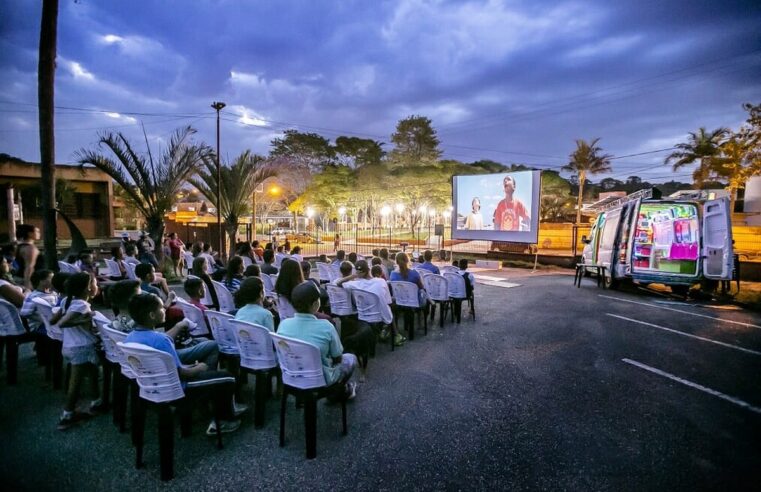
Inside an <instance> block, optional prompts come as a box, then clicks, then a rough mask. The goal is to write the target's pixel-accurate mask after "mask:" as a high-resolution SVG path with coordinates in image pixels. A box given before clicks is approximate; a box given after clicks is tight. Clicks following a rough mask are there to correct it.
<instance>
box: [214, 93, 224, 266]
mask: <svg viewBox="0 0 761 492" xmlns="http://www.w3.org/2000/svg"><path fill="white" fill-rule="evenodd" d="M225 106H226V104H225V103H223V102H217V101H214V102H213V103H211V107H212V108H214V109H215V110H216V111H217V231H218V232H219V255H220V257H221V256H223V251H224V247H225V243H224V241H225V239H224V236H223V234H222V167H221V166H220V165H219V112H220V111H222V108H224V107H225Z"/></svg>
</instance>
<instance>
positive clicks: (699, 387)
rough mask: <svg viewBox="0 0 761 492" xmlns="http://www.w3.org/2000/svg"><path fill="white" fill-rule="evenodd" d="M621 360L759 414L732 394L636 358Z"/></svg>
mask: <svg viewBox="0 0 761 492" xmlns="http://www.w3.org/2000/svg"><path fill="white" fill-rule="evenodd" d="M621 360H622V361H623V362H626V363H627V364H631V365H633V366H636V367H639V368H640V369H644V370H646V371H649V372H652V373H653V374H657V375H659V376H663V377H665V378H669V379H671V380H672V381H676V382H677V383H682V384H683V385H685V386H689V387H690V388H695V389H696V390H700V391H702V392H704V393H708V394H709V395H713V396H716V397H718V398H721V399H722V400H726V401H728V402H730V403H734V404H735V405H737V406H740V407H743V408H746V409H748V410H750V411H751V412H755V413H758V414H761V408H758V407H754V406H753V405H751V404H750V403H748V402H745V401H742V400H740V399H739V398H735V397H733V396H729V395H725V394H724V393H721V392H719V391H716V390H714V389H711V388H706V387H705V386H702V385H700V384H698V383H693V382H692V381H688V380H686V379H682V378H680V377H679V376H674V375H673V374H669V373H668V372H665V371H661V370H660V369H656V368H655V367H651V366H648V365H647V364H643V363H641V362H637V361H636V360H631V359H621Z"/></svg>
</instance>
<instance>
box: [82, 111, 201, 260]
mask: <svg viewBox="0 0 761 492" xmlns="http://www.w3.org/2000/svg"><path fill="white" fill-rule="evenodd" d="M195 133H196V131H195V130H194V129H192V128H191V127H189V126H188V127H185V128H182V129H179V130H177V131H176V132H175V133H174V135H172V138H171V139H170V140H169V144H168V146H167V147H166V148H165V149H163V151H162V152H161V153H160V155H159V157H158V159H154V158H153V154H152V153H151V150H150V147H148V148H147V156H145V155H138V154H137V153H136V152H135V151H134V150H133V146H132V144H130V142H129V141H128V140H127V137H125V136H124V135H123V134H122V133H105V134H102V135H101V136H100V138H99V139H98V145H99V146H102V147H105V148H106V149H108V151H109V152H108V154H110V155H112V156H113V157H110V156H108V155H106V154H101V153H98V152H96V151H94V150H88V149H80V150H79V151H78V152H77V161H78V162H79V164H80V165H88V164H89V165H92V166H95V167H96V168H98V169H100V170H101V171H103V172H105V173H106V174H108V175H109V176H111V178H113V180H114V181H116V182H117V183H118V184H119V186H121V187H122V188H124V191H125V193H126V194H127V196H128V197H129V200H130V201H131V202H132V204H133V205H134V206H135V208H137V210H139V211H140V213H141V214H142V215H143V217H145V222H146V229H147V230H148V234H149V235H150V236H151V238H152V239H153V240H154V241H155V243H156V244H161V238H162V236H163V234H164V215H166V213H167V212H169V210H171V208H172V204H173V202H174V198H175V195H176V194H177V192H178V191H179V190H180V188H181V187H182V185H183V184H184V183H185V182H186V181H187V179H188V178H189V177H190V176H191V175H192V174H193V173H195V172H196V171H197V170H198V168H199V166H200V165H201V164H202V163H204V164H209V163H210V162H211V160H212V159H213V156H214V151H213V150H212V149H211V148H210V147H209V146H207V145H206V144H193V143H192V142H191V136H192V135H193V134H195ZM147 145H148V139H147V138H146V146H147ZM157 249H158V251H156V252H157V253H158V254H160V253H161V251H160V248H157Z"/></svg>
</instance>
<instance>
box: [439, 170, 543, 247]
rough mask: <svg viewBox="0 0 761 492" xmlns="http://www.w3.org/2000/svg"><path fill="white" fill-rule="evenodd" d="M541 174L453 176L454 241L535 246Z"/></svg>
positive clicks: (517, 173)
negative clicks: (509, 242) (476, 240)
mask: <svg viewBox="0 0 761 492" xmlns="http://www.w3.org/2000/svg"><path fill="white" fill-rule="evenodd" d="M540 184H541V172H540V171H519V172H511V173H499V174H479V175H474V176H454V178H453V183H452V194H453V196H452V203H453V204H454V211H453V217H452V237H453V238H455V239H482V240H492V241H511V242H521V243H536V241H537V237H538V232H539V193H540V192H539V190H540Z"/></svg>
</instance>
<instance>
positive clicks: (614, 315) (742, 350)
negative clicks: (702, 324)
mask: <svg viewBox="0 0 761 492" xmlns="http://www.w3.org/2000/svg"><path fill="white" fill-rule="evenodd" d="M605 314H607V315H608V316H613V317H614V318H619V319H623V320H626V321H631V322H632V323H639V324H641V325H645V326H651V327H653V328H658V329H659V330H664V331H668V332H670V333H676V334H677V335H682V336H685V337H690V338H694V339H696V340H701V341H703V342H708V343H715V344H716V345H721V346H722V347H727V348H731V349H735V350H739V351H740V352H745V353H748V354H753V355H761V352H757V351H755V350H751V349H747V348H744V347H740V346H739V345H732V344H731V343H724V342H719V341H717V340H711V339H710V338H704V337H699V336H697V335H692V334H690V333H685V332H683V331H679V330H674V329H672V328H666V327H665V326H660V325H654V324H653V323H648V322H646V321H640V320H637V319H632V318H627V317H626V316H619V315H617V314H613V313H605Z"/></svg>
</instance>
